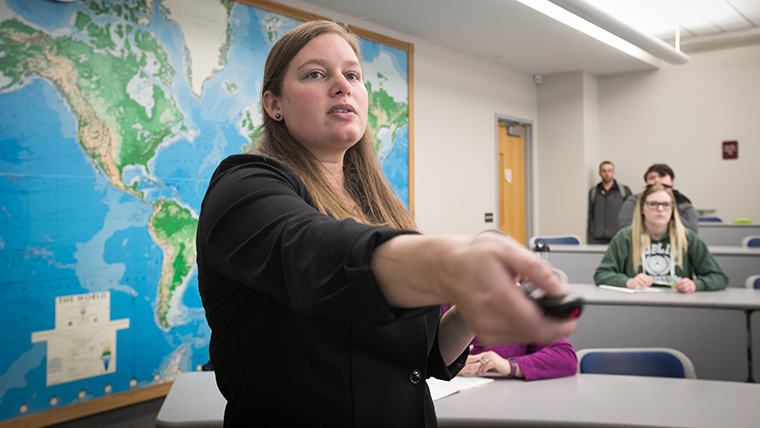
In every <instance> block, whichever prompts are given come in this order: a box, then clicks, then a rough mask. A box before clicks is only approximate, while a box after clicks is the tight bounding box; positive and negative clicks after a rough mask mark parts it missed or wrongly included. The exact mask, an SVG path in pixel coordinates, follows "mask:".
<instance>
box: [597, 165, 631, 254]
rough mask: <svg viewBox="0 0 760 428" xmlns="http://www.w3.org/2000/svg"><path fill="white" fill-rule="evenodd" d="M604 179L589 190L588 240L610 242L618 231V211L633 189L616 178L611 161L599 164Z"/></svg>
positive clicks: (598, 242) (599, 242)
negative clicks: (620, 183)
mask: <svg viewBox="0 0 760 428" xmlns="http://www.w3.org/2000/svg"><path fill="white" fill-rule="evenodd" d="M599 177H601V178H602V181H601V182H600V183H599V184H597V185H596V186H594V187H592V188H591V190H589V192H588V228H587V232H586V242H587V243H589V244H609V242H610V239H612V237H613V236H615V233H616V232H617V231H618V213H619V212H620V208H621V207H622V206H623V201H625V198H627V197H628V196H630V195H631V189H629V188H628V186H625V185H619V184H618V182H617V181H616V180H615V165H613V164H612V162H610V161H604V162H602V163H601V164H599Z"/></svg>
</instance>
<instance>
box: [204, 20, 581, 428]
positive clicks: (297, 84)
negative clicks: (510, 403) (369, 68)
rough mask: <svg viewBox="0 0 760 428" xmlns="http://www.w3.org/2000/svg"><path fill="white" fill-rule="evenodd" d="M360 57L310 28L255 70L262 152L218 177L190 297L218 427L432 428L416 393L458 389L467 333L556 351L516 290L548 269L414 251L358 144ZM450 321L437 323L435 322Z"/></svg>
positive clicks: (546, 284)
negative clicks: (220, 414)
mask: <svg viewBox="0 0 760 428" xmlns="http://www.w3.org/2000/svg"><path fill="white" fill-rule="evenodd" d="M362 72H363V70H362V66H361V62H360V55H359V48H358V43H357V39H356V38H355V37H354V36H353V35H352V34H350V33H348V32H347V31H346V30H345V29H344V28H343V27H342V26H340V25H337V24H334V23H331V22H326V21H316V22H309V23H305V24H302V25H301V26H299V27H297V28H295V29H294V30H292V31H290V32H288V33H287V34H286V35H284V36H283V37H282V38H281V39H280V40H279V41H278V42H277V43H276V44H275V45H274V47H273V48H272V50H271V52H270V54H269V56H268V58H267V62H266V66H265V72H264V75H265V77H264V84H263V87H262V107H263V110H264V114H263V120H264V124H263V125H262V133H261V140H260V142H259V143H258V146H257V147H256V149H255V150H254V151H253V153H250V154H244V155H235V156H231V157H229V158H227V159H225V160H224V161H223V162H222V163H221V165H220V166H219V167H218V168H217V170H216V172H215V173H214V175H213V177H212V179H211V183H210V186H209V189H208V191H207V194H206V197H205V199H204V201H203V205H202V207H201V214H200V219H199V224H198V236H197V252H198V268H199V270H198V280H199V288H200V292H201V296H202V298H203V305H204V308H205V309H206V316H207V319H208V322H209V325H210V326H211V330H212V336H211V344H210V353H211V361H212V362H213V365H214V368H215V370H216V377H217V383H218V385H219V389H220V391H221V392H222V394H223V395H224V396H225V398H227V400H228V403H227V408H226V411H225V426H234V427H238V426H309V427H314V426H326V427H327V426H329V427H350V426H379V427H404V426H409V427H422V426H435V425H436V417H435V411H434V407H433V404H432V400H431V398H430V393H429V391H428V388H427V384H426V382H425V379H426V378H427V377H429V376H435V377H438V378H441V379H449V378H451V377H453V376H454V375H455V374H456V373H457V372H458V371H459V369H461V367H462V365H463V364H464V361H465V359H466V357H467V351H466V349H467V345H468V344H469V343H470V340H471V339H472V337H473V334H474V333H477V334H478V337H479V338H480V340H481V341H482V342H485V343H491V344H495V343H503V342H508V341H515V342H550V341H553V340H555V339H556V338H558V337H560V336H563V335H568V334H569V333H570V332H571V331H572V330H573V328H574V326H575V324H574V322H572V321H567V322H559V321H556V320H551V319H548V318H546V317H542V314H541V312H540V311H539V309H538V307H537V306H535V305H533V304H532V303H530V302H529V301H528V300H527V299H526V298H525V297H524V296H523V295H522V294H521V293H520V292H519V291H518V290H517V288H516V287H514V286H513V284H514V283H515V282H516V280H517V277H518V276H520V275H522V274H527V275H528V276H529V277H530V278H531V279H532V280H533V282H534V283H536V284H537V285H538V286H539V287H542V288H544V289H545V290H546V291H548V292H555V291H558V290H560V287H561V285H560V284H559V282H558V281H557V280H556V279H555V277H554V275H552V274H551V272H550V270H549V269H548V267H547V266H546V265H544V264H542V263H541V262H540V261H538V260H537V259H535V258H534V257H533V256H532V254H531V253H530V252H528V251H527V250H525V249H524V248H522V247H521V246H519V244H516V243H515V242H514V241H512V240H510V239H508V238H506V237H503V236H499V235H497V234H488V233H487V234H481V235H478V236H476V237H463V236H423V235H420V234H419V233H418V232H417V227H416V225H415V223H414V221H413V219H412V218H411V216H410V215H409V214H408V212H407V211H406V210H405V209H404V208H403V206H402V205H401V204H400V203H399V202H398V200H397V199H396V198H395V197H394V195H393V193H392V191H391V190H390V188H389V186H388V185H387V183H386V182H385V180H384V177H383V175H382V172H381V170H380V168H379V166H378V165H377V162H376V161H375V157H374V156H375V154H374V145H373V140H372V137H371V135H370V133H369V132H367V120H368V119H367V118H368V95H367V91H366V89H365V87H364V83H363V79H362ZM441 303H454V304H456V306H454V308H452V309H451V310H450V311H449V312H447V313H446V315H444V316H443V317H441V318H439V306H438V305H439V304H441Z"/></svg>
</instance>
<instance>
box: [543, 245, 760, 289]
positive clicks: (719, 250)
mask: <svg viewBox="0 0 760 428" xmlns="http://www.w3.org/2000/svg"><path fill="white" fill-rule="evenodd" d="M550 249H551V251H550V252H549V262H551V264H552V266H554V267H556V268H557V269H561V270H562V271H564V272H565V273H566V274H567V277H568V278H569V282H577V283H593V282H594V272H595V271H596V267H597V266H599V262H601V261H602V257H603V256H604V253H605V252H606V251H607V246H606V245H551V246H550ZM709 249H710V252H711V253H712V255H713V257H715V261H717V262H718V264H719V265H720V268H721V269H723V272H725V274H726V275H727V276H728V286H729V287H731V288H744V282H745V281H746V280H747V278H749V277H750V276H752V275H757V274H760V248H744V247H738V246H736V247H732V246H720V245H710V246H709Z"/></svg>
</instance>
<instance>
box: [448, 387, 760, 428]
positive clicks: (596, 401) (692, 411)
mask: <svg viewBox="0 0 760 428" xmlns="http://www.w3.org/2000/svg"><path fill="white" fill-rule="evenodd" d="M759 402H760V385H757V384H748V383H738V382H718V381H707V380H694V379H672V378H655V377H641V376H614V375H592V374H579V375H576V376H571V377H566V378H561V379H550V380H541V381H533V382H523V381H517V380H509V379H497V380H496V381H495V382H493V383H489V384H487V385H484V386H481V387H478V388H475V389H471V390H467V391H463V392H460V393H458V394H454V395H451V396H449V397H446V398H443V399H441V400H439V401H436V402H435V411H436V415H437V416H438V426H439V427H441V428H452V427H497V426H498V427H517V426H519V427H526V426H530V427H588V426H593V427H597V428H598V427H615V428H621V427H645V426H646V427H687V428H702V427H704V428H708V427H709V428H715V427H732V428H743V427H757V426H758V421H760V406H758V405H757V403H759Z"/></svg>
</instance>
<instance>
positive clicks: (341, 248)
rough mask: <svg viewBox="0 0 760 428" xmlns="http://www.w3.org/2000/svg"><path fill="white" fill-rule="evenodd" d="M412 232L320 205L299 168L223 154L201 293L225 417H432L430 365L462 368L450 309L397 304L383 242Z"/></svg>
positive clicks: (241, 422)
mask: <svg viewBox="0 0 760 428" xmlns="http://www.w3.org/2000/svg"><path fill="white" fill-rule="evenodd" d="M405 233H413V232H409V231H402V230H396V229H392V228H387V227H372V226H367V225H363V224H359V223H356V222H355V221H353V220H344V221H338V220H335V219H334V218H332V217H329V216H326V215H323V214H321V213H319V212H318V211H317V210H316V208H315V206H314V203H313V201H312V198H311V196H310V195H309V193H308V191H307V190H306V187H305V186H304V184H303V182H301V180H300V179H298V177H297V176H296V175H295V174H294V173H293V172H292V171H290V170H289V169H288V168H286V167H285V166H283V165H282V164H280V163H278V162H275V161H273V160H271V159H266V158H263V157H261V156H255V155H235V156H231V157H229V158H227V159H225V160H224V161H223V162H222V164H221V165H220V166H219V168H217V170H216V172H215V173H214V175H213V177H212V179H211V184H210V186H209V190H208V192H207V193H206V197H205V198H204V201H203V204H202V207H201V213H200V218H199V223H198V236H197V241H196V242H197V251H198V281H199V290H200V293H201V297H202V299H203V306H204V308H205V309H206V317H207V319H208V322H209V325H210V327H211V331H212V333H211V344H210V353H211V360H212V361H213V364H214V368H215V370H216V378H217V383H218V385H219V390H220V391H221V392H222V394H223V395H224V396H225V398H227V400H228V403H227V408H226V410H225V426H234V427H238V426H309V427H314V426H325V427H360V426H377V427H405V426H408V427H422V426H427V427H432V426H436V418H435V410H434V407H433V404H432V400H431V399H430V393H429V391H428V388H427V384H426V382H425V381H424V380H425V379H426V378H427V377H429V376H435V377H437V378H441V379H450V378H451V377H453V375H455V374H456V373H457V372H458V371H459V370H460V369H461V367H462V366H463V365H464V360H465V358H466V355H467V351H465V352H464V353H463V354H462V356H460V358H459V359H458V360H457V362H456V363H454V364H452V365H451V366H450V367H446V365H445V363H444V362H443V360H442V358H441V356H440V351H439V349H438V342H437V331H438V320H439V308H438V306H435V307H426V308H416V309H411V310H399V309H394V308H391V307H390V306H389V305H388V303H387V301H386V300H385V298H384V296H383V294H382V293H381V291H380V289H379V287H378V285H377V283H376V280H375V277H374V275H373V274H372V272H371V270H370V269H369V261H370V258H371V255H372V251H373V250H374V249H375V248H376V247H377V246H379V245H380V244H382V243H384V242H385V241H387V240H389V239H391V238H393V237H395V236H397V235H400V234H405Z"/></svg>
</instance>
